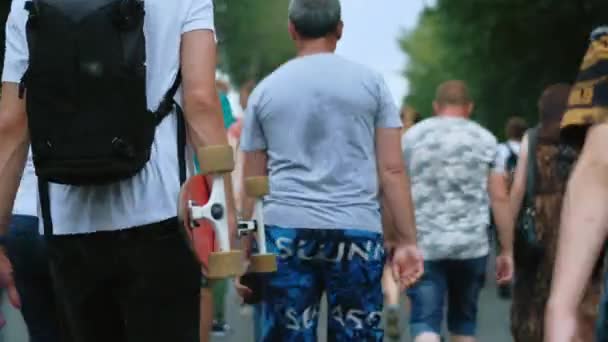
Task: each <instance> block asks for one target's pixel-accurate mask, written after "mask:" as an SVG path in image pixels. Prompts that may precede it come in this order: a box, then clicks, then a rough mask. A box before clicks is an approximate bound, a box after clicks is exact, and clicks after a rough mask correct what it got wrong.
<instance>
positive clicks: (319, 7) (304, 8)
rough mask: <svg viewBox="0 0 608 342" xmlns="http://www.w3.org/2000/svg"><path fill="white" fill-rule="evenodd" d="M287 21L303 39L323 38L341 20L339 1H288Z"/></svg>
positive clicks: (334, 28) (332, 30) (333, 29)
mask: <svg viewBox="0 0 608 342" xmlns="http://www.w3.org/2000/svg"><path fill="white" fill-rule="evenodd" d="M289 20H290V21H291V22H292V23H293V25H294V26H295V28H296V31H298V33H299V34H301V35H302V36H304V37H307V38H321V37H324V36H326V35H328V34H329V33H332V32H334V31H335V30H336V28H337V27H338V24H339V23H340V21H341V20H342V7H341V5H340V0H290V2H289Z"/></svg>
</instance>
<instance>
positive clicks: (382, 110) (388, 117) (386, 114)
mask: <svg viewBox="0 0 608 342" xmlns="http://www.w3.org/2000/svg"><path fill="white" fill-rule="evenodd" d="M375 125H376V128H401V127H402V126H403V124H402V123H401V118H400V117H399V109H398V108H397V106H396V105H395V100H394V99H393V96H392V94H391V91H390V90H389V89H388V86H387V85H386V82H385V81H384V78H383V77H381V76H379V75H378V113H377V114H376V120H375Z"/></svg>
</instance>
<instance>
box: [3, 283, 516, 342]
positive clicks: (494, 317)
mask: <svg viewBox="0 0 608 342" xmlns="http://www.w3.org/2000/svg"><path fill="white" fill-rule="evenodd" d="M490 273H491V272H489V274H490ZM6 302H7V301H6V300H4V301H3V305H2V309H3V311H4V312H5V313H7V318H8V320H9V322H8V325H7V326H6V327H5V328H4V329H3V331H2V333H0V342H28V340H27V334H26V333H25V329H24V326H23V322H22V319H21V316H20V314H19V313H18V312H16V311H14V310H8V309H7V308H6V307H7V305H6ZM226 305H227V309H228V310H227V318H228V320H229V323H230V325H231V326H232V327H233V332H232V333H231V334H230V335H228V336H226V337H222V338H214V339H213V342H253V337H252V336H253V324H252V317H251V316H250V315H247V314H245V315H243V314H242V312H241V308H240V305H239V302H238V300H237V298H236V296H235V295H234V293H233V292H231V293H230V295H229V296H228V299H227V303H226ZM321 317H323V315H321ZM508 317H509V304H508V303H507V302H504V301H501V300H499V299H498V298H497V297H496V287H495V284H494V283H493V282H492V281H489V282H488V285H487V286H486V288H485V290H484V292H483V294H482V299H481V307H480V313H479V320H480V322H479V324H480V336H479V341H480V342H509V341H511V339H510V337H509V333H508V327H509V320H508ZM406 320H407V317H406V313H405V309H404V310H403V313H402V327H403V328H404V329H407V322H406ZM325 328H326V324H325V322H323V321H321V322H319V330H320V335H321V337H322V338H321V339H320V341H321V342H322V341H325V340H326V339H325V334H324V333H323V331H324V330H325ZM405 335H407V333H406V334H405ZM403 341H411V340H410V339H409V338H408V337H407V336H406V337H405V338H404V339H403Z"/></svg>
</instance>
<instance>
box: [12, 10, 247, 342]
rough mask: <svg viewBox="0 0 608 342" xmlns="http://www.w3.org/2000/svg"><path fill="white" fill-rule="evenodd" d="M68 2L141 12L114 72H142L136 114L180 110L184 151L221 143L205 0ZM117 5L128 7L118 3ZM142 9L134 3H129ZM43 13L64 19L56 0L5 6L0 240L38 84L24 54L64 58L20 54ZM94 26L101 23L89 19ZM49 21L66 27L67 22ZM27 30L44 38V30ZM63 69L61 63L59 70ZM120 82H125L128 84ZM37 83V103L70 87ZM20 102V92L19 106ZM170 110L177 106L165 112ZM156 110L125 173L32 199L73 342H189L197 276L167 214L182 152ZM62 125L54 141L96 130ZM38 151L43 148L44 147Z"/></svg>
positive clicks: (91, 65) (54, 55) (90, 66)
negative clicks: (129, 58) (144, 153)
mask: <svg viewBox="0 0 608 342" xmlns="http://www.w3.org/2000/svg"><path fill="white" fill-rule="evenodd" d="M72 5H74V6H76V5H75V4H73V3H72ZM77 5H78V6H76V7H77V8H79V9H80V10H81V12H82V11H85V10H86V11H88V10H91V9H90V8H88V7H87V6H89V7H91V8H93V7H95V6H97V7H98V8H99V10H100V11H101V10H103V9H104V8H105V7H104V6H105V5H112V6H117V7H116V9H117V10H119V12H115V13H118V14H119V15H122V14H124V13H123V12H120V11H123V10H125V11H130V10H133V9H136V10H137V11H138V12H137V14H142V13H145V15H143V14H142V16H143V18H141V17H138V18H135V19H134V20H137V19H141V20H140V21H135V24H137V25H142V22H143V28H142V29H141V30H143V32H144V33H145V35H144V36H145V55H146V57H145V61H144V62H143V63H142V64H133V65H131V64H125V65H124V67H125V70H126V68H130V67H133V69H132V70H131V69H129V70H127V71H129V72H132V73H130V74H127V71H124V70H121V72H123V71H124V72H125V77H140V78H141V77H142V76H141V75H142V74H143V75H144V76H145V87H144V86H143V85H142V93H145V97H142V98H144V99H145V101H144V102H142V104H141V107H144V106H147V110H148V111H147V113H148V114H150V115H152V114H157V112H159V111H160V109H159V110H158V111H157V112H153V113H150V112H151V108H157V107H158V108H160V107H161V106H162V105H163V104H166V103H165V100H169V105H171V106H170V107H171V108H183V118H184V119H185V127H186V128H185V129H186V130H187V132H188V138H189V142H190V144H191V145H192V147H193V148H198V147H201V146H207V145H226V144H227V139H226V130H225V129H224V127H223V122H222V121H223V120H222V112H221V106H220V102H219V99H218V95H217V92H216V89H215V70H216V40H215V35H214V21H213V20H214V15H213V3H212V1H211V0H173V1H165V0H146V1H145V2H141V1H139V0H129V1H117V0H99V1H96V2H87V3H86V4H77ZM85 5H86V6H85ZM124 5H127V6H131V7H125V8H123V7H122V6H124ZM142 5H143V6H145V7H143V8H142V7H138V6H142ZM52 6H57V7H59V8H61V9H62V10H63V11H66V13H68V12H69V11H70V10H73V9H70V8H67V7H62V6H65V4H64V3H60V2H56V1H49V0H41V1H37V2H36V3H32V2H26V1H25V0H13V3H12V9H11V12H10V15H9V19H8V21H7V30H6V32H7V36H6V57H5V63H4V72H3V75H2V81H3V84H2V99H1V101H0V136H2V144H0V234H5V233H6V230H7V227H8V222H9V218H10V214H11V208H12V205H13V199H14V197H15V192H16V190H17V186H18V181H19V175H20V174H21V171H22V169H23V166H24V164H25V161H26V156H27V149H28V145H29V142H30V140H32V141H34V140H33V138H35V137H36V134H37V132H35V130H34V129H33V128H35V126H34V122H33V121H32V115H33V111H32V109H33V108H34V106H35V105H37V103H34V102H33V101H30V97H31V96H34V91H33V87H32V85H34V84H35V85H37V89H36V90H37V91H38V98H36V99H37V100H41V98H40V97H41V94H42V93H43V91H42V90H44V89H41V87H40V84H41V83H43V82H44V81H45V80H44V79H41V78H40V76H39V75H36V74H35V73H32V72H30V71H31V70H30V69H31V68H32V63H34V64H35V62H36V60H35V58H34V59H30V55H32V53H31V52H32V51H36V53H38V54H40V53H45V54H46V55H48V56H49V57H50V58H51V59H56V60H52V61H49V62H53V63H60V62H61V60H60V58H61V57H62V56H65V51H64V50H62V49H46V50H44V51H40V50H41V49H37V50H32V51H30V50H29V49H28V43H32V42H28V39H27V38H32V37H29V36H28V34H29V33H31V32H30V29H36V25H44V24H45V21H44V20H45V15H52V14H55V15H56V12H52V11H50V10H48V9H49V8H52ZM93 10H94V9H93ZM28 12H29V13H28ZM64 14H65V13H64ZM68 14H70V15H72V16H77V15H82V13H68ZM66 15H67V14H66ZM117 19H118V20H122V21H119V22H117V24H116V23H115V25H123V24H124V25H126V26H125V27H120V26H119V29H124V30H128V29H129V27H130V26H129V25H133V24H134V22H132V21H131V20H133V17H130V16H128V15H126V16H124V17H117ZM99 20H106V19H104V18H103V17H99ZM28 22H29V24H28ZM138 23H139V24H138ZM30 24H31V25H30ZM61 24H64V25H67V24H68V22H67V21H64V22H62V23H61ZM48 28H52V29H57V30H59V29H60V28H61V27H60V25H52V26H48ZM88 29H89V30H91V29H90V28H88ZM91 31H93V30H91ZM37 33H38V34H49V33H48V30H40V31H39V32H37ZM78 34H81V33H80V32H74V35H78ZM58 40H59V38H58ZM117 42H119V43H120V42H121V41H120V40H118V41H117ZM35 43H36V44H43V45H44V44H49V42H48V40H43V39H39V40H37V42H35ZM85 43H87V41H85V40H82V41H81V44H85ZM123 43H124V44H127V43H133V42H123ZM96 44H99V43H98V42H97V43H96ZM43 45H39V46H43ZM127 47H128V44H127ZM77 48H78V47H77ZM93 48H94V47H93ZM108 50H109V49H107V48H106V49H99V50H98V51H100V53H99V54H100V55H99V56H93V57H91V56H88V57H89V58H99V59H102V58H104V57H106V56H105V54H111V53H115V52H113V51H108ZM138 51H139V52H143V51H141V50H138ZM124 52H125V53H129V52H133V51H124ZM134 54H135V53H134ZM78 57H79V58H85V57H82V56H78ZM46 62H47V61H45V63H46ZM80 63H81V64H76V65H78V66H80V67H81V69H77V70H76V73H78V77H91V78H92V77H106V79H108V78H111V76H112V75H108V74H104V67H105V66H106V65H104V64H100V63H98V62H96V61H95V60H94V59H93V60H80ZM39 65H40V63H39ZM48 65H50V64H42V67H43V68H49V67H48ZM68 67H70V65H69V64H68V65H67V66H66V67H65V68H68ZM180 69H181V87H180V90H181V91H176V95H175V96H167V94H169V92H167V89H170V88H172V87H171V85H172V84H177V82H176V80H179V78H178V76H179V75H180V74H179V70H180ZM70 70H71V69H70ZM37 71H38V72H41V71H44V72H54V71H55V70H41V69H38V70H37ZM85 73H86V75H85ZM37 77H38V78H37ZM66 77H67V76H66ZM77 80H78V81H82V79H77ZM25 81H27V82H25ZM46 81H48V80H46ZM124 81H125V82H131V80H130V79H128V78H125V80H124ZM53 83H55V84H53ZM48 84H49V89H48V92H49V93H50V94H54V97H52V98H50V99H49V98H46V99H45V100H47V101H49V102H51V101H53V99H54V98H58V97H61V96H67V95H70V94H64V93H53V92H55V91H56V89H60V88H59V87H65V88H66V89H72V90H74V89H73V88H67V87H69V86H71V85H70V84H66V82H65V80H63V79H53V80H52V82H50V83H48ZM24 86H26V87H24ZM94 86H100V87H101V86H105V87H106V88H108V89H109V90H110V92H111V91H114V90H113V89H112V87H115V88H118V89H123V90H124V91H125V92H131V91H134V90H133V89H128V88H124V85H123V84H121V82H116V83H111V84H109V85H108V84H100V83H94ZM121 87H122V88H121ZM76 91H78V92H79V94H80V98H77V100H81V101H82V103H84V105H86V103H85V102H84V101H89V103H90V102H93V103H100V105H104V103H103V101H102V100H104V101H105V98H106V97H107V96H108V94H107V93H106V94H104V93H97V92H83V91H82V88H79V89H76ZM23 95H27V96H26V97H25V100H24V99H23ZM114 95H116V94H114ZM163 96H165V98H163ZM167 97H170V98H169V99H167ZM133 101H135V100H133ZM26 102H27V103H26ZM159 103H160V105H159ZM174 103H176V104H178V105H177V106H173V104H174ZM54 105H56V106H58V107H59V108H60V110H64V111H65V112H68V111H70V110H72V109H73V107H70V105H69V104H64V103H54ZM78 105H81V103H79V104H78ZM123 105H126V106H129V108H131V107H130V106H135V105H134V104H133V103H130V102H129V101H128V100H127V101H126V102H124V103H123ZM61 106H63V107H61ZM116 108H118V109H119V110H122V108H120V107H116ZM36 109H38V110H40V109H39V108H36ZM55 109H56V108H55ZM94 109H95V108H93V109H92V110H93V111H94ZM138 109H139V108H138ZM58 110H59V109H58ZM89 110H91V109H90V108H89ZM167 112H168V114H166V116H165V117H163V118H161V119H162V120H159V122H158V123H157V126H156V129H155V134H154V135H153V142H151V145H150V149H149V150H148V151H149V158H148V161H147V162H145V164H143V166H142V168H141V169H140V170H139V171H138V172H136V173H134V174H133V175H132V176H130V177H128V178H125V179H123V180H120V181H116V182H110V183H108V184H103V185H64V184H58V183H57V182H48V183H47V187H46V191H47V192H48V193H47V196H45V197H47V201H46V202H47V203H46V204H45V203H43V202H42V201H41V208H42V217H43V223H44V224H42V225H41V230H42V231H43V232H44V236H45V239H46V241H47V244H48V247H49V253H50V264H51V273H52V278H53V282H54V284H55V286H56V295H57V296H58V299H59V301H60V302H61V303H62V304H63V305H64V309H65V311H66V315H67V319H66V320H67V328H68V332H69V334H70V335H71V336H72V338H73V339H74V340H75V341H76V342H80V341H83V342H95V341H100V342H101V341H103V342H107V341H113V342H114V341H116V342H121V341H129V342H130V341H146V342H153V341H175V342H195V341H199V338H200V336H199V323H200V321H199V316H200V310H199V305H200V302H199V300H200V284H201V269H200V265H199V264H198V263H197V262H196V259H195V258H194V255H193V254H192V252H191V251H190V250H189V248H188V247H187V244H186V242H185V240H184V238H183V235H182V233H181V232H180V231H179V227H178V221H177V218H176V213H177V199H178V193H179V189H180V181H183V178H185V175H183V173H185V172H186V171H185V167H184V168H181V167H178V165H180V166H181V164H182V161H183V160H185V157H184V156H181V155H182V154H184V149H185V146H181V145H182V144H178V136H179V134H178V126H179V125H178V124H179V123H180V120H179V119H180V118H181V116H180V115H179V112H180V111H177V112H178V114H175V113H176V111H174V110H167ZM145 113H146V112H145V111H144V114H145ZM106 114H107V115H111V114H112V113H106ZM55 117H56V119H57V120H61V119H62V118H61V116H60V115H55ZM93 118H95V117H94V116H93ZM129 119H130V120H132V119H131V118H129ZM149 119H150V118H146V120H149ZM69 124H70V126H71V127H69V128H68V127H66V129H65V134H72V133H73V130H82V131H85V132H90V134H95V131H94V130H101V129H103V127H102V125H97V126H95V127H90V126H87V125H86V124H87V122H83V121H82V120H80V121H75V122H70V123H69ZM79 124H80V126H78V125H79ZM114 124H121V123H120V122H115V123H114ZM70 128H71V129H72V130H70ZM91 128H93V129H94V130H91ZM142 129H143V128H142ZM38 133H39V132H38ZM182 136H183V135H182ZM85 138H86V137H85ZM118 140H119V142H120V139H118ZM182 142H183V141H182ZM112 143H113V145H112V147H116V148H119V149H120V148H124V147H125V144H118V143H117V144H116V146H115V145H114V143H115V141H112ZM184 145H185V144H184ZM77 147H78V146H75V147H74V148H77ZM126 147H129V146H128V145H127V146H126ZM32 148H33V150H34V162H35V166H36V171H37V173H39V172H40V171H41V169H40V168H39V166H38V164H36V162H37V159H36V158H37V156H38V157H45V156H44V155H43V154H42V152H40V151H42V150H43V148H44V146H42V147H41V146H39V145H37V144H34V143H33V144H32ZM48 148H49V149H52V148H53V146H52V144H51V143H50V141H49V144H48ZM36 149H38V151H39V154H38V155H37V153H36ZM121 152H124V153H125V155H126V156H129V152H132V151H130V150H129V149H128V148H124V149H123V150H121ZM38 162H40V160H38ZM41 165H42V164H41ZM183 170H184V171H183ZM39 176H40V174H39ZM40 179H41V178H39V180H40ZM40 188H41V189H44V188H43V187H40ZM227 189H228V192H229V193H228V198H230V197H231V195H232V194H231V193H230V192H231V191H230V184H229V181H227ZM41 196H42V195H41ZM41 198H42V197H41ZM45 206H46V207H47V208H46V209H45ZM228 210H229V217H232V216H234V215H233V211H234V209H233V208H232V203H230V204H229V208H228ZM230 226H231V229H232V230H234V228H235V224H234V220H231V222H230ZM0 277H1V278H2V280H4V281H5V282H8V283H9V284H10V283H11V282H12V274H11V269H10V267H8V266H6V265H5V267H2V268H1V269H0Z"/></svg>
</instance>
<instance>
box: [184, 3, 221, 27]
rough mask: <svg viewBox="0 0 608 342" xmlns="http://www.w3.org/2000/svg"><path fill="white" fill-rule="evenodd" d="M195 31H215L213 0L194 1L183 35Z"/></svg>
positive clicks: (187, 16)
mask: <svg viewBox="0 0 608 342" xmlns="http://www.w3.org/2000/svg"><path fill="white" fill-rule="evenodd" d="M195 30H211V31H215V22H214V17H213V1H212V0H192V2H191V5H190V9H189V10H188V14H187V15H186V21H185V22H184V25H183V27H182V34H183V33H186V32H190V31H195Z"/></svg>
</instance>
